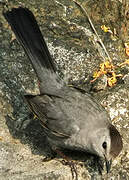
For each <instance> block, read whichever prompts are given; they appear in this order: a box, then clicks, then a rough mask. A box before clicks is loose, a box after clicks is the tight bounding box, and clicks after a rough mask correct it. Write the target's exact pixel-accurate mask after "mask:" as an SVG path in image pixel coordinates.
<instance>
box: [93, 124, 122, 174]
mask: <svg viewBox="0 0 129 180" xmlns="http://www.w3.org/2000/svg"><path fill="white" fill-rule="evenodd" d="M95 139H96V141H94V143H93V144H92V145H93V149H94V151H95V154H97V155H98V156H100V157H102V158H103V159H104V160H105V162H106V170H107V173H108V172H109V171H110V168H111V163H112V160H113V159H114V158H116V157H117V156H118V155H119V153H120V152H121V150H122V148H123V142H122V137H121V135H120V133H119V132H118V131H117V129H116V128H115V127H114V126H113V125H111V124H110V125H109V127H108V129H100V130H99V131H98V132H97V134H96V138H95Z"/></svg>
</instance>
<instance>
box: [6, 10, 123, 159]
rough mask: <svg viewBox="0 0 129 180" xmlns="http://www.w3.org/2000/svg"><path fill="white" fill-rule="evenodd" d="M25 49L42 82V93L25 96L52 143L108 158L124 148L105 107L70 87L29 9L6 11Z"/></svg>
mask: <svg viewBox="0 0 129 180" xmlns="http://www.w3.org/2000/svg"><path fill="white" fill-rule="evenodd" d="M3 15H4V17H5V18H6V20H7V21H8V23H9V24H10V25H11V28H12V30H13V31H14V33H15V35H16V37H17V39H18V40H19V42H20V43H21V44H22V46H23V48H24V49H25V51H26V53H27V55H28V57H29V59H30V61H31V63H32V65H33V67H34V69H35V72H36V74H37V76H38V78H39V81H40V95H36V96H32V95H27V96H25V98H26V100H27V102H28V103H29V106H30V107H31V109H32V111H33V112H34V113H35V114H36V115H37V116H38V118H39V119H40V121H41V124H42V126H43V127H44V130H45V132H46V134H47V136H48V139H49V142H50V144H51V146H54V147H55V146H56V147H57V148H68V149H72V150H74V149H75V150H81V151H84V152H87V151H88V152H90V153H93V154H95V155H98V156H99V157H102V158H104V159H106V160H107V161H109V160H111V159H112V158H115V157H116V156H118V155H119V153H120V151H121V150H122V146H123V145H122V138H121V136H120V134H119V132H118V131H117V129H116V128H115V127H114V126H113V125H112V124H111V121H110V118H109V116H108V114H107V112H106V111H105V109H104V108H103V107H102V106H101V105H100V104H98V103H97V102H96V101H95V100H94V99H93V98H92V97H91V95H89V94H87V93H82V92H81V91H80V90H79V89H76V88H74V87H68V86H67V85H66V84H65V82H64V81H63V80H62V79H60V77H59V76H58V74H57V73H56V67H55V65H54V63H53V60H52V58H51V56H50V53H49V51H48V48H47V46H46V43H45V41H44V39H43V36H42V35H41V32H40V30H39V27H38V25H37V22H36V20H35V18H34V16H33V14H32V13H31V11H29V10H28V9H27V8H21V7H20V8H17V9H16V8H14V9H12V10H11V11H7V12H4V13H3Z"/></svg>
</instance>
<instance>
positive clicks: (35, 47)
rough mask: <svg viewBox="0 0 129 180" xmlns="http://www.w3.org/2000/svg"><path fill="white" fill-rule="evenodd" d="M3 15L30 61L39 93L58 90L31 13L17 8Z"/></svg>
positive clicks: (54, 69) (54, 74)
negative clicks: (38, 83) (38, 86)
mask: <svg viewBox="0 0 129 180" xmlns="http://www.w3.org/2000/svg"><path fill="white" fill-rule="evenodd" d="M3 15H4V17H5V19H6V20H7V21H8V23H9V25H10V26H11V28H12V30H13V32H14V33H15V35H16V38H17V39H18V41H19V42H20V43H21V45H22V46H23V48H24V50H25V52H26V53H27V55H28V57H29V59H30V60H31V63H32V66H33V68H34V70H35V72H36V74H37V76H38V79H39V81H40V91H41V93H48V94H49V93H50V94H52V93H53V92H54V91H57V89H60V86H62V83H61V82H60V80H59V77H58V75H57V74H56V68H55V65H54V63H53V60H52V58H51V55H50V53H49V50H48V48H47V45H46V43H45V41H44V38H43V36H42V34H41V31H40V29H39V26H38V24H37V21H36V19H35V17H34V15H33V13H32V12H31V11H30V10H28V9H27V8H22V7H19V8H13V9H12V10H11V11H6V12H3Z"/></svg>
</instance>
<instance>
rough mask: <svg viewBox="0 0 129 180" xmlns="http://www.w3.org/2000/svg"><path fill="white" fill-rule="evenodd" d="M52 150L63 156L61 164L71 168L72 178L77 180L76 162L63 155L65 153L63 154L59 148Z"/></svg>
mask: <svg viewBox="0 0 129 180" xmlns="http://www.w3.org/2000/svg"><path fill="white" fill-rule="evenodd" d="M54 151H55V152H56V153H57V154H58V155H59V156H60V157H62V158H63V161H62V164H63V165H68V166H69V167H70V169H71V173H72V178H73V179H75V180H78V174H77V167H76V163H74V162H73V161H72V160H71V159H70V158H68V157H67V156H65V154H63V153H62V152H61V151H60V150H59V149H57V148H56V149H54Z"/></svg>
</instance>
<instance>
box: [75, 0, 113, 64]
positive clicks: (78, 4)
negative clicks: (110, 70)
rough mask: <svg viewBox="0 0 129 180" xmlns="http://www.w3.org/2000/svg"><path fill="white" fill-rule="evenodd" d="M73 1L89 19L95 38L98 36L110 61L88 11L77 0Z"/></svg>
mask: <svg viewBox="0 0 129 180" xmlns="http://www.w3.org/2000/svg"><path fill="white" fill-rule="evenodd" d="M73 2H74V3H75V4H76V5H77V6H79V8H81V10H82V11H83V12H84V13H85V15H86V16H87V18H88V21H89V23H90V25H91V27H92V29H93V31H94V33H95V34H96V36H97V38H98V41H99V42H100V44H101V46H102V47H103V49H104V51H105V54H106V55H107V57H108V59H109V61H110V62H111V61H112V59H111V58H110V56H109V54H108V52H107V50H106V47H105V46H104V44H103V42H102V40H101V38H100V37H99V35H98V33H97V31H96V29H95V27H94V25H93V23H92V21H91V18H90V16H89V15H88V13H87V11H86V8H85V9H84V7H83V6H82V5H81V4H80V3H78V2H77V1H75V0H73ZM104 60H105V59H104Z"/></svg>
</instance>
